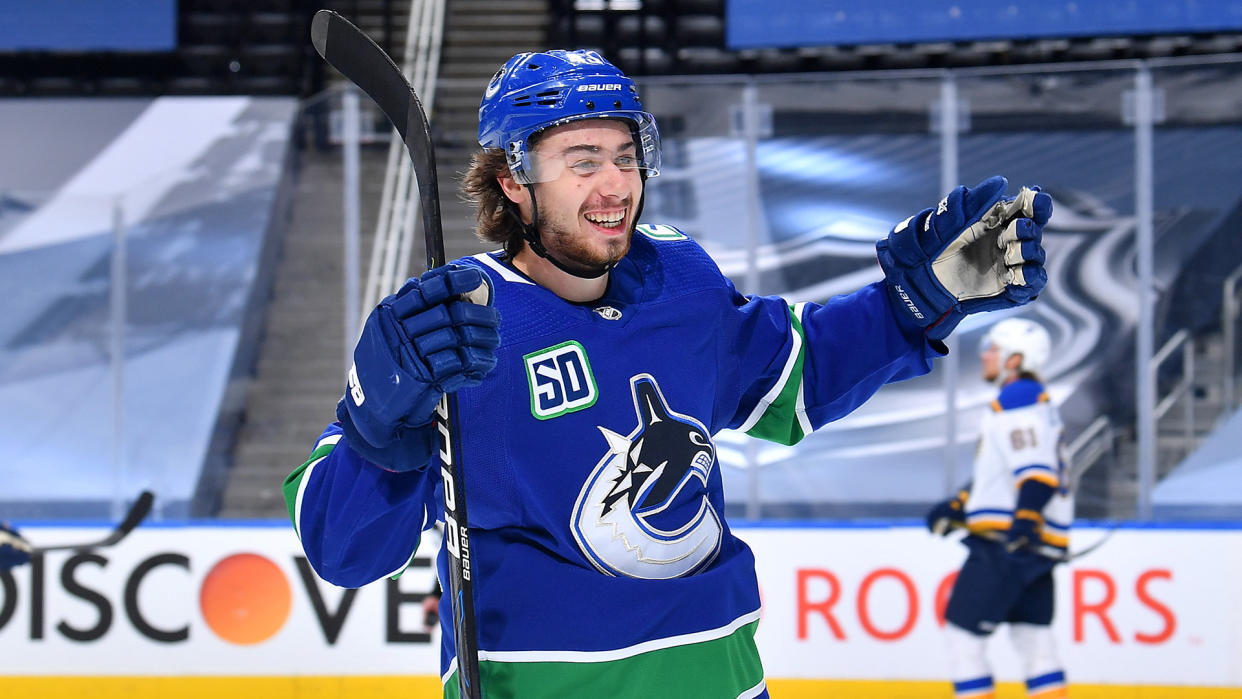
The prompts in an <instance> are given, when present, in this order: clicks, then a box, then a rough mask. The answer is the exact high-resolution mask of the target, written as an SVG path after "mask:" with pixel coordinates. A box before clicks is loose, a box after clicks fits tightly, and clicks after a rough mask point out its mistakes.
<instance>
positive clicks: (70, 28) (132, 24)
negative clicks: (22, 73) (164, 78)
mask: <svg viewBox="0 0 1242 699" xmlns="http://www.w3.org/2000/svg"><path fill="white" fill-rule="evenodd" d="M176 47H177V0H108V2H100V1H99V0H4V10H3V11H0V51H171V50H173V49H175V48H176Z"/></svg>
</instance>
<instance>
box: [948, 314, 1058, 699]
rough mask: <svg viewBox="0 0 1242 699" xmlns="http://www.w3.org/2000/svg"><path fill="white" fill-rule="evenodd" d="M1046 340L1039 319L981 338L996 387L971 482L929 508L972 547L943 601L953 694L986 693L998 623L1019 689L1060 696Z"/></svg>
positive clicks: (1051, 698) (987, 374) (986, 372)
mask: <svg viewBox="0 0 1242 699" xmlns="http://www.w3.org/2000/svg"><path fill="white" fill-rule="evenodd" d="M1051 350H1052V342H1051V339H1050V338H1049V336H1048V332H1047V331H1046V330H1044V329H1043V327H1041V326H1040V325H1039V324H1038V323H1035V322H1033V321H1030V320H1025V319H1021V318H1010V319H1006V320H1002V321H1001V322H999V323H997V324H996V325H993V326H992V327H991V328H990V329H989V330H988V332H987V334H986V335H985V336H984V338H983V342H982V344H981V348H980V357H981V359H982V361H983V378H984V379H985V380H987V381H991V382H993V383H996V384H997V385H999V386H1000V396H999V397H997V399H996V400H994V401H992V404H991V409H990V410H989V411H988V412H987V413H985V415H984V417H983V422H982V424H981V425H980V428H979V447H978V450H977V451H976V453H975V463H974V474H973V479H972V481H971V485H969V486H967V487H966V488H963V489H962V491H961V492H959V493H958V494H957V496H955V497H953V498H949V499H948V500H946V501H944V502H942V503H940V504H938V505H936V506H935V507H934V508H932V510H931V511H930V512H929V513H928V517H927V523H928V528H930V529H931V530H932V531H933V532H936V533H947V532H948V531H949V530H950V529H951V528H952V527H953V526H958V527H965V528H966V529H967V530H968V531H969V533H968V534H967V536H966V538H965V539H963V542H964V543H965V544H966V546H967V547H968V548H969V549H970V553H969V555H968V556H967V558H966V562H965V563H964V564H963V565H962V569H961V571H959V572H958V576H957V580H956V581H955V582H954V584H953V591H952V592H951V593H950V595H949V602H948V605H947V606H946V608H945V615H944V616H945V633H946V635H947V637H948V644H947V645H948V648H949V653H950V656H951V661H952V669H951V672H952V677H953V689H954V692H955V696H957V697H960V698H965V697H972V698H974V699H977V698H979V697H989V698H990V697H992V696H993V681H992V670H991V667H990V666H989V664H988V660H987V656H986V654H985V645H986V642H987V639H988V637H990V636H991V634H992V632H993V631H995V630H996V627H997V626H998V625H999V624H1000V623H1001V622H1009V635H1010V638H1011V640H1012V641H1013V645H1014V649H1015V650H1016V651H1017V654H1018V656H1019V657H1020V658H1021V661H1022V665H1023V674H1024V676H1025V678H1026V694H1027V696H1028V697H1033V698H1034V697H1038V699H1058V698H1060V697H1065V696H1066V689H1065V671H1064V670H1063V668H1062V666H1061V662H1060V661H1059V660H1058V659H1057V654H1056V647H1055V644H1054V643H1053V639H1052V628H1051V624H1052V611H1053V581H1052V569H1053V566H1054V565H1056V563H1057V562H1058V561H1059V560H1061V559H1063V558H1064V556H1065V553H1066V547H1067V545H1068V543H1069V525H1070V520H1071V519H1072V518H1073V502H1072V500H1071V498H1070V496H1069V494H1068V493H1067V492H1066V490H1065V488H1064V485H1065V481H1064V478H1065V474H1064V461H1063V459H1062V457H1061V452H1060V449H1061V417H1060V414H1059V413H1058V412H1057V409H1056V407H1055V406H1054V405H1053V404H1052V403H1051V401H1049V399H1048V394H1047V393H1046V392H1045V389H1044V385H1043V380H1042V379H1041V378H1040V377H1039V371H1040V369H1041V368H1042V367H1043V366H1044V363H1045V362H1047V361H1048V355H1049V353H1050V352H1051Z"/></svg>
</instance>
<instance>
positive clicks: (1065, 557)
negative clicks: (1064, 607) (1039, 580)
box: [932, 517, 1117, 563]
mask: <svg viewBox="0 0 1242 699" xmlns="http://www.w3.org/2000/svg"><path fill="white" fill-rule="evenodd" d="M958 529H960V530H962V531H965V532H966V533H967V534H974V535H975V536H977V537H979V538H980V539H987V540H988V541H991V542H993V543H997V544H1000V545H1001V546H1004V547H1005V550H1007V551H1008V552H1009V553H1013V552H1014V551H1017V550H1018V549H1027V550H1029V551H1032V552H1034V553H1038V554H1039V555H1041V556H1044V557H1046V558H1051V559H1052V560H1054V561H1056V562H1057V563H1070V562H1072V561H1076V560H1078V559H1079V558H1082V557H1083V556H1085V555H1087V554H1089V553H1091V552H1092V551H1095V550H1096V549H1098V548H1100V547H1101V546H1103V545H1104V543H1105V542H1107V541H1108V540H1109V538H1110V537H1112V535H1113V534H1115V533H1116V532H1117V527H1116V526H1114V527H1111V528H1109V530H1108V531H1106V532H1104V536H1101V537H1100V538H1099V539H1097V540H1096V541H1095V542H1093V543H1092V544H1091V545H1090V546H1088V547H1086V548H1084V549H1082V550H1081V551H1058V550H1057V549H1055V548H1053V547H1051V546H1046V545H1044V544H1038V545H1031V544H1030V543H1028V542H1026V541H1022V542H1020V543H1019V544H1018V545H1017V546H1014V545H1012V544H1010V543H1009V540H1008V539H1007V538H1005V535H1004V534H1002V533H1000V532H999V531H991V530H987V529H984V530H980V531H971V530H970V528H969V527H967V526H966V525H965V524H962V523H961V522H953V521H950V520H949V519H948V518H947V517H944V518H941V519H938V520H936V526H935V528H933V530H932V533H933V534H936V535H937V536H948V534H949V533H950V532H952V531H954V530H958Z"/></svg>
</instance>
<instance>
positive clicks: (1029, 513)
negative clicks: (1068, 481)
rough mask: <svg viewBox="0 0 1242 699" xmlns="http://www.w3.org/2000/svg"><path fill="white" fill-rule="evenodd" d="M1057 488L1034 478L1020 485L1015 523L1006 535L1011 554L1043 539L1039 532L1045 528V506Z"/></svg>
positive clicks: (1014, 514)
mask: <svg viewBox="0 0 1242 699" xmlns="http://www.w3.org/2000/svg"><path fill="white" fill-rule="evenodd" d="M1054 493H1056V488H1054V487H1053V486H1051V485H1049V484H1047V483H1044V482H1043V481H1039V480H1036V479H1034V478H1027V479H1025V480H1023V481H1022V482H1021V483H1019V484H1018V497H1017V502H1016V503H1015V504H1014V508H1013V521H1012V522H1010V524H1009V531H1008V532H1007V533H1006V535H1005V548H1007V549H1009V551H1010V552H1013V551H1017V550H1018V549H1020V548H1022V547H1024V546H1035V545H1037V544H1039V543H1040V542H1041V541H1042V540H1043V539H1042V538H1041V537H1040V535H1039V532H1040V530H1041V529H1043V527H1044V516H1043V515H1042V514H1040V513H1041V512H1043V511H1044V506H1045V505H1047V504H1048V501H1049V500H1051V499H1052V496H1053V494H1054Z"/></svg>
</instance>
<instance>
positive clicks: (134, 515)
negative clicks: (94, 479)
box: [30, 490, 155, 554]
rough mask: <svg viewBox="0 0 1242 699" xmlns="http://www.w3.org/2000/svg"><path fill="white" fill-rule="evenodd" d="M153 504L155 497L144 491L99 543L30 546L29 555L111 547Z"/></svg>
mask: <svg viewBox="0 0 1242 699" xmlns="http://www.w3.org/2000/svg"><path fill="white" fill-rule="evenodd" d="M153 502H155V495H154V494H153V493H152V492H151V491H149V490H144V491H142V494H141V495H139V496H138V498H137V499H136V500H134V504H133V505H130V507H129V512H126V513H125V518H124V519H122V520H121V523H120V524H118V525H116V529H113V530H112V533H111V534H109V535H107V536H105V537H104V538H102V539H100V540H99V541H90V542H87V543H84V544H56V545H55V546H32V547H30V553H32V554H37V553H47V552H49V551H81V550H83V549H95V548H102V547H104V546H112V545H113V544H116V543H119V542H120V541H121V539H124V538H125V537H126V536H128V535H129V533H130V532H132V531H133V530H134V528H135V527H137V526H138V524H139V523H140V522H142V520H144V519H146V516H147V513H148V512H150V511H151V504H152V503H153Z"/></svg>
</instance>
